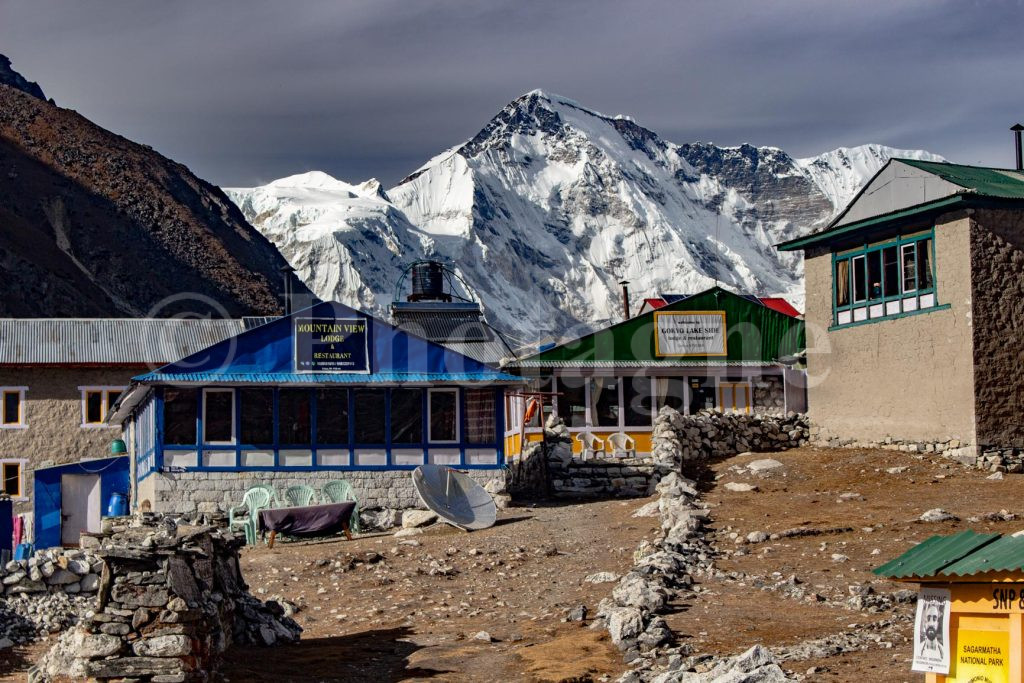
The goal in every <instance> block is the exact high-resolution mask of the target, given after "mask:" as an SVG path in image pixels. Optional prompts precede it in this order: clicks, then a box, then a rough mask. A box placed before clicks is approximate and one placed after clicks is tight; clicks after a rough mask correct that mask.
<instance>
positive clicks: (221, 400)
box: [203, 389, 235, 443]
mask: <svg viewBox="0 0 1024 683" xmlns="http://www.w3.org/2000/svg"><path fill="white" fill-rule="evenodd" d="M203 402H204V406H203V443H223V442H230V441H233V440H234V436H235V433H234V419H233V417H234V413H233V411H234V402H235V392H234V391H231V390H230V389H229V390H227V391H204V392H203Z"/></svg>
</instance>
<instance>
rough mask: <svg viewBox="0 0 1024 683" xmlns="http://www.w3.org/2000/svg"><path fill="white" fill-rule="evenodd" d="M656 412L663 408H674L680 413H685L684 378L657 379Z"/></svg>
mask: <svg viewBox="0 0 1024 683" xmlns="http://www.w3.org/2000/svg"><path fill="white" fill-rule="evenodd" d="M657 384H658V410H661V408H662V407H663V406H668V407H669V408H674V409H676V410H678V411H679V412H681V413H685V412H686V378H685V377H659V378H658V382H657Z"/></svg>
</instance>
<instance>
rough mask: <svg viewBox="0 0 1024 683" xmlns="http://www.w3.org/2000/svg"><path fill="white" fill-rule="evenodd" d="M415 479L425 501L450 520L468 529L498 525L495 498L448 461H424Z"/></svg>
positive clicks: (418, 468)
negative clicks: (426, 463) (440, 462)
mask: <svg viewBox="0 0 1024 683" xmlns="http://www.w3.org/2000/svg"><path fill="white" fill-rule="evenodd" d="M412 483H413V486H415V487H416V493H418V494H419V496H420V500H422V501H423V504H424V505H426V506H427V508H428V509H429V510H431V511H432V512H436V513H437V516H438V517H440V518H441V519H443V520H444V521H446V522H448V523H449V524H451V525H453V526H457V527H459V528H461V529H467V530H472V529H486V528H488V527H491V526H494V520H495V518H496V517H497V516H498V508H497V507H495V505H494V499H493V498H491V494H489V493H487V491H485V490H484V487H483V486H480V484H478V483H476V482H475V481H473V480H472V479H470V478H469V477H467V476H466V475H465V474H463V473H461V472H456V471H455V470H453V469H452V468H450V467H446V466H445V465H420V466H419V467H417V468H416V469H415V470H413V473H412Z"/></svg>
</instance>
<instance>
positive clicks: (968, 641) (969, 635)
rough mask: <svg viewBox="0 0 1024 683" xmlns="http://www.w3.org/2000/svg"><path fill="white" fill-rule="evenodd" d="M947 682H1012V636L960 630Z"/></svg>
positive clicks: (993, 632) (992, 632) (1003, 632)
mask: <svg viewBox="0 0 1024 683" xmlns="http://www.w3.org/2000/svg"><path fill="white" fill-rule="evenodd" d="M949 674H950V675H949V676H948V677H947V678H946V683H1010V634H1009V632H1007V631H975V630H966V629H960V630H958V631H957V633H956V655H955V656H954V659H953V666H952V668H951V670H950V672H949Z"/></svg>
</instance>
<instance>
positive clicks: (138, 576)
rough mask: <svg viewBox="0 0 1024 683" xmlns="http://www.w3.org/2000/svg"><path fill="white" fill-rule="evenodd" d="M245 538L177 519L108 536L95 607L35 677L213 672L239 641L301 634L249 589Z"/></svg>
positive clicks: (157, 678)
mask: <svg viewBox="0 0 1024 683" xmlns="http://www.w3.org/2000/svg"><path fill="white" fill-rule="evenodd" d="M242 543H243V542H242V541H241V540H240V539H237V538H236V537H235V536H233V535H232V534H231V533H229V532H227V531H226V530H223V529H217V528H214V527H208V526H207V527H185V526H183V527H177V526H175V524H174V523H173V522H172V521H170V519H163V520H154V523H153V524H150V525H142V526H132V527H128V528H126V529H124V530H123V531H120V532H118V533H114V534H112V535H111V536H110V537H108V538H105V539H104V540H103V542H102V545H101V547H100V548H99V549H98V550H97V551H96V554H97V556H98V557H99V558H100V559H101V561H102V571H101V576H100V582H99V586H98V589H97V597H96V604H95V609H94V610H93V611H92V612H90V613H89V615H88V616H87V618H85V619H83V620H82V621H81V622H79V624H78V626H76V627H75V628H74V629H72V630H70V631H68V632H66V633H64V634H63V635H62V636H61V637H60V639H59V640H58V641H57V643H56V644H55V645H54V646H53V648H52V649H51V650H50V651H49V652H48V653H47V654H46V655H45V656H44V657H43V660H42V661H41V662H40V665H39V666H38V667H37V669H36V671H35V672H34V679H35V680H47V681H49V680H65V679H67V678H73V679H82V678H89V679H90V680H99V681H105V680H115V679H116V680H132V681H151V682H152V683H183V682H184V681H206V680H209V678H210V675H211V673H212V672H214V671H215V669H216V667H217V665H218V663H219V658H220V655H221V653H223V652H224V650H226V649H227V648H228V646H230V645H231V644H232V643H251V644H264V645H271V644H274V643H276V642H294V641H297V640H298V638H299V634H300V633H301V631H302V629H301V628H300V627H299V625H298V624H296V623H295V622H294V621H292V620H291V619H290V618H287V617H284V616H283V608H282V607H281V606H280V605H277V604H276V603H273V602H268V603H263V602H261V601H259V600H257V599H256V598H254V597H253V596H251V595H249V593H248V591H247V586H246V585H245V582H244V580H243V579H242V575H241V571H240V569H239V565H238V548H239V547H240V546H241V545H242Z"/></svg>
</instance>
